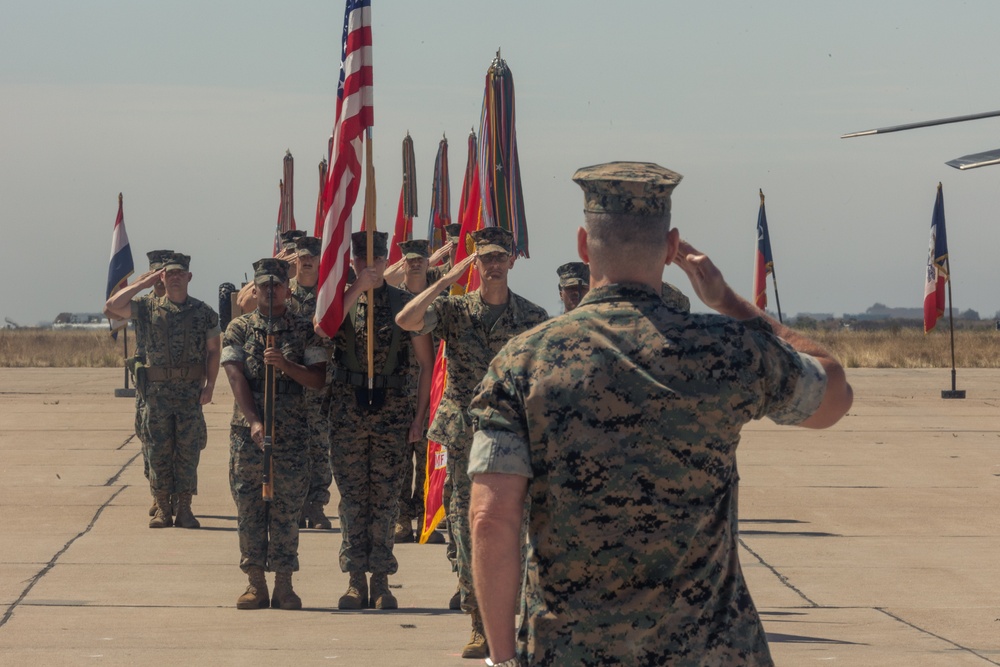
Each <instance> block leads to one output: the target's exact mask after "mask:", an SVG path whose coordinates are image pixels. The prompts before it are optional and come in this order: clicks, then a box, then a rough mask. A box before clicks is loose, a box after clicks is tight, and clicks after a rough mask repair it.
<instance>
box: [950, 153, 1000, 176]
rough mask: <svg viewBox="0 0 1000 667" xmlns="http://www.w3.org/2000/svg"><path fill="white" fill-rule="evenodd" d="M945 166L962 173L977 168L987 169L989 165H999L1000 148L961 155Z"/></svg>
mask: <svg viewBox="0 0 1000 667" xmlns="http://www.w3.org/2000/svg"><path fill="white" fill-rule="evenodd" d="M945 164H946V165H948V166H949V167H954V168H955V169H961V170H962V171H965V170H966V169H975V168H977V167H988V166H990V165H994V164H1000V148H994V149H993V150H991V151H983V152H982V153H972V154H971V155H963V156H962V157H957V158H955V159H954V160H948V161H947V162H945Z"/></svg>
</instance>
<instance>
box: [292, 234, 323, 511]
mask: <svg viewBox="0 0 1000 667" xmlns="http://www.w3.org/2000/svg"><path fill="white" fill-rule="evenodd" d="M321 244H322V242H321V241H320V239H318V238H316V237H315V236H302V237H299V238H297V239H296V240H295V252H296V264H297V268H296V271H295V278H292V279H291V280H289V281H288V288H289V290H288V291H289V296H288V307H289V309H290V310H291V311H292V312H293V313H295V314H297V315H301V316H302V317H304V318H306V319H307V320H309V321H312V318H313V315H314V314H315V313H316V284H317V279H318V277H319V255H320V248H321ZM330 370H331V369H329V368H328V369H327V372H328V373H329V371H330ZM326 399H327V391H326V385H325V383H324V386H323V388H322V389H319V390H316V389H306V390H305V399H304V400H305V403H306V406H307V407H306V409H307V410H308V412H309V419H308V420H307V425H308V429H309V491H308V493H306V499H305V503H304V504H303V506H302V514H301V515H300V516H299V528H306V527H309V528H321V529H325V530H329V529H330V528H332V526H331V524H330V520H329V519H328V518H326V514H324V512H323V508H324V507H325V506H326V504H327V503H329V502H330V484H332V483H333V470H332V469H331V468H330V421H329V409H328V407H327V405H326Z"/></svg>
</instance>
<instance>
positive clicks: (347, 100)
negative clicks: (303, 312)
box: [316, 0, 375, 337]
mask: <svg viewBox="0 0 1000 667" xmlns="http://www.w3.org/2000/svg"><path fill="white" fill-rule="evenodd" d="M371 46H372V32H371V0H347V3H346V5H345V7H344V39H343V47H342V49H341V64H340V83H339V85H338V86H337V108H336V114H335V118H334V127H333V154H332V156H331V167H330V173H329V175H328V177H327V181H326V185H325V187H324V188H323V208H324V209H326V216H325V219H324V221H323V250H322V253H321V256H320V263H319V283H318V285H319V288H318V290H317V294H316V321H317V322H318V323H319V326H320V328H321V329H322V330H323V332H324V333H326V335H327V336H330V337H333V336H334V334H336V333H337V330H338V329H339V328H340V323H341V321H342V320H343V319H344V285H345V284H346V282H347V267H348V261H349V255H350V241H351V210H352V209H353V208H354V203H355V202H356V201H357V199H358V189H359V186H360V182H361V143H362V139H363V137H364V134H365V131H366V130H368V129H369V128H370V127H371V126H372V125H373V123H374V117H375V110H374V107H373V103H372V97H373V88H372V66H371V57H372V54H371Z"/></svg>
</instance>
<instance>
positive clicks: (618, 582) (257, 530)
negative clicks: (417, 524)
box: [105, 162, 853, 667]
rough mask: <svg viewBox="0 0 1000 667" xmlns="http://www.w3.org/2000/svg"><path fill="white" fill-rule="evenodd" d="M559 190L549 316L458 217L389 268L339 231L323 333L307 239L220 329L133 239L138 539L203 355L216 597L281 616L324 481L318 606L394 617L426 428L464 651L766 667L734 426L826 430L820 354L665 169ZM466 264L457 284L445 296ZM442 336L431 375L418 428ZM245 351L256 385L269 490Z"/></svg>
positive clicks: (175, 519) (502, 239)
mask: <svg viewBox="0 0 1000 667" xmlns="http://www.w3.org/2000/svg"><path fill="white" fill-rule="evenodd" d="M573 180H574V181H575V182H576V183H577V184H578V185H580V187H581V188H582V189H583V191H584V201H585V205H584V224H583V226H581V227H580V228H579V229H578V230H577V251H578V254H579V256H580V258H581V259H582V260H584V261H583V262H582V263H580V262H571V263H569V264H565V265H563V266H561V267H559V269H558V274H559V293H560V297H561V299H562V302H563V306H564V309H565V311H566V312H565V314H563V315H562V316H560V317H556V318H551V319H550V318H549V317H548V314H547V313H546V312H545V310H544V309H542V308H541V307H539V306H537V305H536V304H534V303H532V302H530V301H528V300H527V299H525V298H523V297H521V296H520V295H517V294H515V293H513V292H512V291H511V290H510V289H509V287H508V280H507V278H508V274H509V272H510V270H511V269H512V268H513V266H514V263H515V255H514V254H513V246H512V240H513V239H512V235H511V234H510V233H509V232H507V231H506V230H503V229H500V228H497V227H490V228H486V229H482V230H479V231H476V232H473V233H472V234H471V236H472V239H473V241H474V243H475V247H474V252H472V253H470V254H469V255H468V256H467V257H466V258H464V259H462V260H461V261H457V260H456V258H455V255H454V254H453V251H454V249H455V243H456V242H457V241H458V239H456V238H455V236H456V235H457V234H458V231H459V230H458V229H457V227H458V226H457V225H456V226H453V228H452V229H450V230H449V242H448V243H447V244H446V245H445V247H443V248H442V249H440V250H439V251H438V252H437V253H436V254H435V255H429V252H428V251H429V247H428V243H427V242H426V241H408V242H405V243H401V244H400V249H401V251H402V253H403V259H402V260H400V262H399V263H398V264H396V265H394V266H387V257H388V254H389V253H388V248H387V241H388V239H387V235H386V234H384V233H379V232H374V233H372V234H371V235H370V236H369V235H367V234H366V233H364V232H360V233H356V234H353V235H352V237H351V242H352V254H353V273H354V275H353V278H352V279H351V280H350V281H349V286H348V287H347V288H346V290H345V292H344V308H343V320H342V322H341V323H340V327H339V329H338V331H337V333H336V335H335V336H333V337H332V338H329V339H326V338H323V337H322V336H321V335H319V334H317V329H316V328H315V327H314V324H313V322H312V317H313V314H314V312H315V300H316V284H317V278H318V263H319V253H320V241H319V240H318V239H315V238H309V237H305V236H304V235H300V236H299V237H298V238H295V239H292V238H286V239H285V241H286V242H287V244H288V246H287V247H286V248H285V249H284V250H283V252H282V253H281V254H280V255H278V256H277V257H269V258H264V259H261V260H260V261H258V262H255V263H254V277H253V280H252V281H251V282H250V283H249V284H248V285H246V286H245V287H244V288H243V290H241V292H240V294H239V296H238V297H237V304H238V305H239V306H240V307H241V309H242V310H243V311H244V312H245V314H243V315H240V316H239V317H234V318H233V319H232V321H231V322H230V323H229V324H228V326H227V327H226V330H225V332H224V333H223V332H221V331H220V327H219V318H218V316H217V315H216V313H215V312H214V311H213V310H212V309H211V308H210V307H208V306H207V305H205V304H204V303H202V302H201V301H198V300H197V299H194V298H192V297H190V296H189V295H188V291H187V288H188V283H189V282H190V280H191V272H190V258H189V257H188V256H186V255H183V254H180V253H175V252H170V251H160V252H153V253H149V259H150V270H149V271H148V272H146V273H144V274H143V275H141V276H139V278H138V279H137V280H136V281H135V282H133V283H132V284H131V285H129V286H128V287H126V288H124V289H123V290H121V291H120V292H118V293H116V294H114V295H112V296H111V298H109V299H108V301H107V304H106V307H105V313H106V314H107V315H109V316H110V317H113V318H118V319H125V318H131V319H132V320H133V321H134V322H135V327H136V338H137V340H138V347H139V350H138V352H137V357H136V359H134V360H133V361H132V366H133V367H134V369H135V374H136V379H137V383H136V384H137V389H138V391H137V411H136V432H137V434H138V435H139V437H140V439H141V440H142V443H143V453H144V459H145V463H146V473H147V476H148V478H149V484H150V490H151V492H152V494H153V499H154V503H153V507H152V508H151V509H150V514H151V515H152V516H151V519H150V523H149V525H150V527H152V528H164V527H169V526H171V525H177V526H180V527H183V528H197V527H198V525H199V524H198V520H197V518H196V517H195V516H194V514H193V511H192V508H191V501H192V496H193V495H195V494H196V493H197V466H198V459H199V455H200V451H201V449H202V448H203V447H204V446H205V442H206V430H205V420H204V417H203V414H202V406H203V405H205V404H207V403H209V402H210V401H211V400H212V395H213V392H214V388H215V382H216V379H217V376H218V372H219V368H220V366H221V368H222V369H223V370H224V371H225V374H226V378H227V379H228V381H229V383H230V386H231V388H232V391H233V395H234V399H235V406H234V409H233V417H232V421H231V428H230V466H229V480H230V488H231V491H232V495H233V499H234V501H235V503H236V507H237V530H238V535H239V543H240V568H241V569H242V571H243V572H244V573H246V575H247V577H248V579H249V585H248V586H247V588H246V591H245V592H244V593H243V594H242V595H241V596H240V597H239V599H238V600H237V604H236V606H237V607H238V608H239V609H261V608H265V607H268V606H270V607H272V608H279V609H300V608H301V606H302V602H301V600H300V598H299V597H298V595H297V594H296V593H295V591H294V590H293V588H292V573H293V572H295V571H296V570H298V568H299V563H298V538H299V528H300V527H302V526H312V527H315V528H327V527H329V525H330V522H329V520H328V519H327V517H326V516H325V513H324V510H323V507H324V505H325V504H327V503H328V502H329V498H330V495H329V486H330V483H331V479H332V480H335V481H336V483H337V486H338V490H339V493H340V505H339V507H338V514H339V520H340V527H341V537H342V541H341V547H340V554H339V555H340V567H341V570H342V571H343V572H345V573H347V574H348V578H349V582H348V587H347V590H346V592H345V593H344V595H343V596H341V598H340V599H339V601H338V607H339V608H341V609H362V608H374V609H395V608H397V606H398V602H397V600H396V598H395V597H394V596H393V594H392V592H391V591H390V589H389V584H388V577H389V576H390V575H392V574H394V573H395V572H396V571H397V568H398V562H397V560H396V558H395V556H394V555H393V545H394V544H395V543H396V542H397V541H411V540H412V539H413V530H412V523H411V521H412V519H413V518H417V519H418V520H419V519H420V512H421V511H422V507H423V498H422V493H423V489H424V484H423V480H422V479H420V473H421V472H422V471H423V470H424V469H425V464H426V462H425V460H423V459H422V458H421V457H422V456H424V455H425V452H426V445H427V440H428V439H430V440H433V441H435V442H438V443H440V444H441V445H442V446H443V447H444V448H445V450H446V452H447V481H446V483H445V489H444V501H445V505H446V508H447V517H448V529H449V534H450V535H451V539H450V540H449V547H454V551H453V552H451V555H450V560H452V563H453V569H454V570H455V571H456V572H457V575H458V591H457V592H456V596H455V597H453V599H452V601H451V603H450V606H452V607H453V608H454V607H456V606H457V607H459V608H461V609H462V610H463V611H465V612H466V613H467V614H469V616H470V618H471V624H472V635H471V637H470V640H469V642H468V644H467V645H466V646H465V647H464V648H463V651H462V655H463V657H467V658H486V663H487V664H488V665H498V666H500V667H517V666H518V665H526V664H532V665H534V664H542V665H551V664H560V665H563V664H565V665H569V664H574V665H576V664H588V665H620V664H628V665H659V664H672V665H682V666H687V665H691V666H693V665H706V664H719V665H722V664H727V665H728V664H733V665H736V664H739V665H763V666H767V665H773V661H772V660H771V656H770V653H769V649H768V646H767V639H766V635H765V633H764V631H763V626H762V624H761V621H760V617H759V615H758V613H757V610H756V608H755V607H754V604H753V601H752V599H751V597H750V594H749V591H748V589H747V586H746V582H745V580H744V578H743V575H742V571H741V569H740V565H739V557H738V534H739V530H738V518H737V517H738V504H737V498H738V482H739V474H738V472H737V466H736V447H737V444H738V443H739V439H740V430H741V428H742V427H743V425H744V424H746V423H747V422H749V421H751V420H753V419H761V418H763V417H765V416H766V417H769V418H770V419H772V420H773V421H774V422H775V423H778V424H789V425H799V426H804V427H807V428H826V427H828V426H831V425H833V424H834V423H836V422H837V421H838V420H839V419H840V418H841V417H843V416H844V415H845V414H846V412H847V410H848V409H849V408H850V406H851V402H852V399H853V394H852V392H851V387H850V385H849V383H848V382H847V380H846V376H845V374H844V371H843V368H842V366H841V365H840V364H839V362H837V360H836V359H835V358H834V357H833V356H832V355H830V353H829V352H828V351H826V350H825V349H823V348H822V347H821V346H819V345H818V344H816V343H814V342H813V341H811V340H809V339H807V338H805V337H804V336H802V335H801V334H799V333H797V332H795V331H793V330H791V329H789V328H787V327H785V326H784V325H782V324H781V323H779V322H776V321H774V320H773V319H772V318H769V317H768V316H767V315H766V313H763V312H762V311H760V310H759V309H757V308H756V307H755V306H753V305H752V304H751V303H749V302H748V301H747V300H746V299H744V298H743V297H741V296H739V295H738V294H737V293H736V292H735V291H734V290H733V289H732V288H731V287H730V286H729V285H728V283H726V281H725V279H724V278H723V276H722V273H721V272H720V271H719V270H718V269H717V268H716V267H715V265H714V264H713V263H712V262H711V260H710V259H709V258H708V257H707V256H706V255H704V254H703V253H701V252H700V251H698V250H697V249H695V248H694V247H693V246H691V245H690V244H689V243H688V242H687V241H685V240H683V239H681V237H680V235H679V232H678V230H677V229H676V228H673V227H672V226H671V215H670V208H671V206H670V197H671V193H672V192H673V190H674V188H675V187H676V186H677V184H678V183H679V182H680V180H681V176H680V174H677V173H675V172H672V171H670V170H668V169H665V168H663V167H660V166H659V165H655V164H651V163H635V162H613V163H607V164H604V165H595V166H593V167H585V168H583V169H580V170H578V171H577V173H576V174H575V175H574V177H573ZM369 238H370V239H371V241H370V242H371V244H372V248H371V251H372V255H373V257H374V261H373V262H372V265H370V266H369V264H368V261H367V260H366V257H367V255H368V251H369V248H368V243H369V240H368V239H369ZM445 255H448V257H447V258H446V257H445ZM439 261H443V264H442V265H440V266H438V262H439ZM670 264H674V265H676V266H678V267H679V268H680V269H681V270H682V271H683V272H684V273H685V274H686V276H687V277H688V279H689V280H690V281H691V285H692V288H693V290H694V292H695V293H696V294H697V295H698V297H699V298H700V299H701V301H702V302H703V303H704V304H705V305H707V306H708V307H709V308H711V309H712V310H714V311H716V313H717V314H716V313H713V314H693V313H691V312H690V308H689V306H690V304H689V301H688V299H687V297H686V296H684V295H683V294H682V293H680V292H679V291H678V290H677V289H676V288H674V287H673V286H672V285H669V284H667V283H663V282H662V273H663V268H664V266H665V265H670ZM473 266H474V268H475V271H476V272H477V273H478V275H479V279H480V286H479V288H478V289H475V290H473V291H470V292H467V293H456V294H452V293H450V292H451V288H452V286H454V285H456V284H457V283H458V282H459V281H460V279H461V278H462V277H463V276H464V275H465V274H466V273H467V272H468V271H469V270H470V268H471V267H473ZM147 289H152V291H151V292H150V293H148V294H145V295H142V296H140V293H141V292H144V291H145V290H147ZM588 290H589V292H588ZM369 291H370V292H369ZM369 294H371V297H369ZM369 299H370V300H369ZM369 314H371V316H372V317H371V321H372V322H373V324H372V325H371V326H372V335H371V336H369V326H370V325H369ZM269 340H270V341H273V342H271V343H269V342H268V341H269ZM369 340H372V341H373V342H372V350H371V354H372V357H373V364H374V366H373V367H374V369H375V372H374V375H373V376H372V377H369V372H368V370H367V364H366V363H365V361H363V360H366V359H367V357H368V354H369V350H368V345H369V343H368V341H369ZM439 343H443V344H444V349H445V355H446V358H447V378H446V383H445V388H444V392H443V395H442V396H441V399H440V402H439V404H438V407H437V410H436V413H435V416H434V418H433V420H431V422H430V424H429V425H428V409H429V402H430V401H429V395H430V385H431V374H432V368H433V365H434V350H435V346H436V345H437V344H439ZM268 366H271V367H273V369H275V370H276V372H277V378H278V379H277V381H276V383H275V384H276V387H275V390H274V391H275V408H276V410H275V412H276V414H277V415H278V417H277V419H276V423H275V426H274V428H275V437H274V442H273V475H272V481H273V487H274V497H273V500H272V501H271V502H269V503H268V502H265V501H264V499H263V497H262V493H261V483H262V478H263V474H264V454H263V445H264V441H265V433H264V420H263V414H264V412H263V410H264V406H263V399H264V390H265V388H264V376H265V368H266V367H268ZM414 477H417V479H416V481H414ZM266 571H271V572H274V584H273V589H272V590H271V591H270V592H269V590H268V585H267V581H266V579H265V572H266ZM369 575H370V576H369ZM477 593H478V594H479V595H478V597H477ZM515 618H519V619H520V625H519V626H517V627H515Z"/></svg>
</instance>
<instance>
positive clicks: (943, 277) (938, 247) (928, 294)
mask: <svg viewBox="0 0 1000 667" xmlns="http://www.w3.org/2000/svg"><path fill="white" fill-rule="evenodd" d="M948 274H949V266H948V236H947V234H946V233H945V228H944V192H943V191H942V190H941V184H940V183H938V187H937V198H936V199H935V200H934V214H933V215H932V216H931V245H930V249H929V250H928V252H927V279H926V281H925V282H924V333H927V332H928V331H930V330H931V329H933V328H934V325H936V324H937V320H938V318H939V317H941V316H942V315H944V284H945V283H946V282H948Z"/></svg>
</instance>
